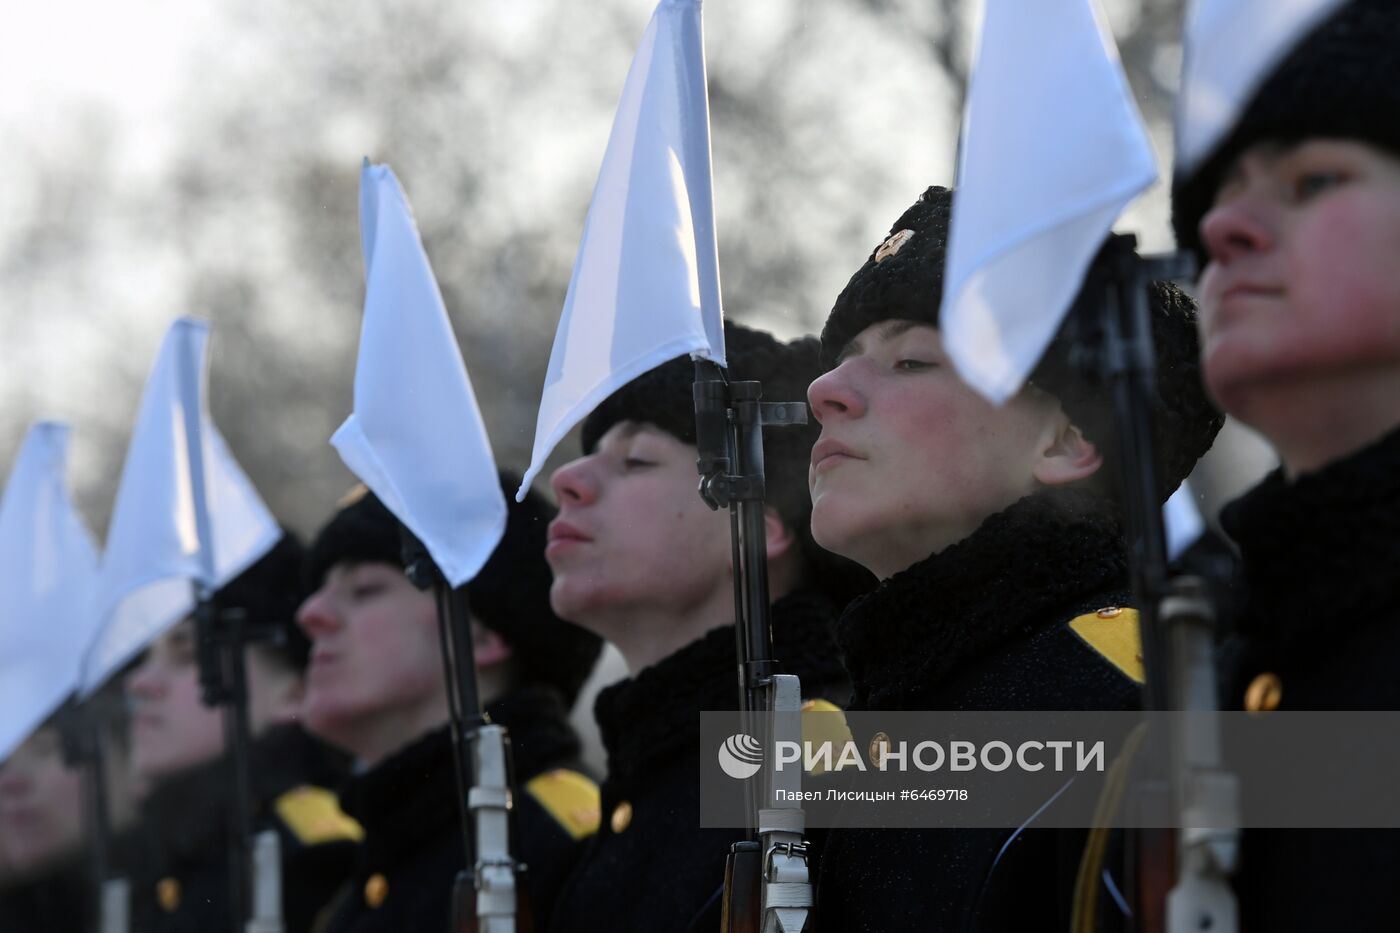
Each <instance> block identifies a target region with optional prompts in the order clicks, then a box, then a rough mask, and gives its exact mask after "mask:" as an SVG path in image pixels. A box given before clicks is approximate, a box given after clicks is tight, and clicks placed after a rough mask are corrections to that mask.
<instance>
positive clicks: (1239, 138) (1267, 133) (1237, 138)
mask: <svg viewBox="0 0 1400 933" xmlns="http://www.w3.org/2000/svg"><path fill="white" fill-rule="evenodd" d="M1241 41H1245V40H1244V39H1243V38H1242V39H1241ZM1310 137H1317V138H1324V139H1346V140H1353V141H1358V142H1364V143H1370V144H1371V145H1373V146H1378V147H1380V148H1381V149H1384V150H1386V151H1388V152H1390V153H1391V154H1392V155H1395V156H1397V157H1400V3H1397V2H1396V0H1350V2H1348V3H1346V4H1344V5H1343V6H1342V7H1341V9H1339V10H1338V11H1337V12H1335V13H1333V14H1332V15H1331V16H1329V17H1328V18H1326V19H1324V20H1323V21H1322V22H1321V23H1320V24H1318V25H1317V26H1316V27H1314V28H1313V30H1312V31H1311V32H1310V33H1308V35H1307V36H1305V37H1304V38H1303V39H1302V41H1300V42H1299V43H1298V44H1297V45H1296V46H1294V48H1293V50H1292V51H1291V52H1290V53H1289V54H1288V55H1287V56H1286V57H1285V58H1284V59H1283V61H1281V62H1280V63H1279V64H1278V65H1277V66H1276V67H1275V68H1274V70H1273V71H1272V72H1271V73H1270V74H1269V75H1268V76H1267V77H1266V78H1265V79H1264V81H1263V82H1262V83H1261V84H1260V85H1259V89H1258V90H1257V91H1255V92H1254V96H1253V97H1252V98H1251V99H1250V101H1249V103H1248V104H1247V105H1246V106H1245V108H1244V110H1243V112H1242V113H1241V114H1240V116H1239V118H1238V119H1237V120H1236V121H1235V125H1234V128H1233V129H1232V130H1231V131H1230V133H1229V134H1228V135H1226V136H1225V138H1224V140H1223V141H1222V142H1221V143H1219V145H1217V146H1216V148H1215V149H1214V150H1212V151H1211V153H1210V154H1209V155H1208V156H1207V157H1206V158H1205V159H1203V160H1202V161H1201V165H1200V167H1199V168H1197V169H1196V171H1195V172H1193V173H1192V174H1191V175H1189V176H1180V175H1179V176H1177V177H1176V178H1175V179H1173V182H1172V226H1173V227H1174V228H1175V230H1176V242H1177V244H1178V245H1179V246H1180V247H1181V248H1182V249H1185V250H1190V251H1192V252H1194V253H1195V254H1196V258H1197V259H1198V261H1199V262H1200V265H1201V268H1204V267H1205V263H1206V261H1207V259H1208V258H1209V257H1207V256H1206V254H1205V247H1204V245H1203V244H1202V243H1201V239H1200V234H1199V231H1200V224H1201V218H1203V217H1204V216H1205V215H1206V212H1207V211H1209V210H1210V208H1211V205H1212V204H1214V203H1215V195H1216V192H1217V191H1218V190H1219V189H1220V185H1221V184H1222V183H1223V182H1224V179H1225V173H1226V172H1228V171H1229V170H1230V167H1231V165H1232V164H1233V163H1234V161H1235V160H1236V159H1237V158H1239V156H1240V154H1241V153H1243V152H1244V151H1245V150H1246V149H1248V148H1249V147H1250V146H1253V145H1255V144H1256V143H1260V142H1265V141H1267V142H1276V143H1281V144H1284V145H1288V144H1290V143H1297V142H1300V141H1302V140H1304V139H1308V138H1310Z"/></svg>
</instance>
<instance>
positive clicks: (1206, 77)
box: [1174, 0, 1345, 177]
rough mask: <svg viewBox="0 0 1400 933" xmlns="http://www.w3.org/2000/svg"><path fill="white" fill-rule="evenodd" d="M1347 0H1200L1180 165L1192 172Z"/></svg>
mask: <svg viewBox="0 0 1400 933" xmlns="http://www.w3.org/2000/svg"><path fill="white" fill-rule="evenodd" d="M1343 2H1345V0H1193V2H1192V3H1191V6H1190V8H1189V10H1188V11H1187V14H1186V35H1185V37H1184V39H1183V42H1182V69H1181V89H1180V91H1179V92H1178V93H1177V98H1176V165H1175V169H1174V173H1175V174H1176V175H1177V176H1178V177H1180V176H1185V175H1190V174H1191V173H1192V172H1194V171H1195V170H1196V169H1197V168H1199V167H1200V163H1201V162H1202V160H1204V159H1205V158H1206V157H1207V156H1209V155H1210V153H1211V152H1213V151H1214V150H1215V147H1216V146H1218V145H1219V144H1220V143H1221V142H1222V141H1223V138H1224V136H1225V134H1226V133H1227V132H1228V131H1229V129H1230V127H1232V126H1234V124H1235V121H1236V119H1237V118H1238V117H1239V114H1240V111H1242V110H1243V109H1244V107H1245V106H1246V105H1247V104H1248V103H1249V101H1250V99H1251V98H1252V97H1253V96H1254V92H1255V91H1256V90H1258V88H1259V85H1260V84H1262V83H1263V82H1264V80H1265V79H1266V78H1268V76H1269V74H1270V73H1271V72H1272V71H1273V69H1274V67H1275V66H1276V65H1277V64H1278V63H1279V62H1280V61H1282V60H1283V59H1284V57H1285V56H1287V55H1288V53H1289V52H1290V51H1292V49H1293V46H1294V45H1295V44H1296V43H1297V42H1298V40H1299V39H1301V38H1302V37H1303V35H1304V34H1306V33H1307V32H1308V31H1309V30H1311V29H1312V28H1313V27H1314V26H1315V25H1317V24H1318V23H1320V22H1321V21H1322V19H1323V18H1324V17H1326V16H1327V15H1328V14H1330V13H1332V12H1333V11H1334V10H1336V9H1337V8H1338V7H1340V6H1341V5H1342V4H1343Z"/></svg>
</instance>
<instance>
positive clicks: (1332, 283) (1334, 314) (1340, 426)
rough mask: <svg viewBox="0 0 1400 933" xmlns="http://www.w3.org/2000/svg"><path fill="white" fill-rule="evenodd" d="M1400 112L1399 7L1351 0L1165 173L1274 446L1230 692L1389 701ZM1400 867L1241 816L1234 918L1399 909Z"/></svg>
mask: <svg viewBox="0 0 1400 933" xmlns="http://www.w3.org/2000/svg"><path fill="white" fill-rule="evenodd" d="M1239 41H1241V42H1247V41H1249V38H1248V37H1244V36H1242V37H1240V39H1239ZM1398 115H1400V5H1397V4H1395V3H1394V2H1392V0H1355V2H1351V3H1348V4H1346V5H1345V6H1343V7H1342V8H1341V9H1340V11H1338V12H1337V13H1335V14H1334V15H1333V16H1332V17H1331V18H1330V19H1329V20H1327V21H1325V22H1323V23H1322V24H1321V25H1319V26H1318V27H1317V28H1315V29H1314V30H1313V31H1312V32H1311V34H1309V35H1308V36H1306V37H1304V38H1303V39H1302V40H1301V41H1300V42H1299V43H1298V44H1297V45H1296V47H1295V48H1294V49H1293V50H1292V52H1291V53H1290V54H1289V55H1288V56H1287V57H1286V58H1285V59H1284V60H1283V61H1282V62H1281V63H1279V64H1278V65H1277V66H1276V67H1275V69H1274V71H1273V72H1272V73H1271V74H1270V75H1268V76H1267V77H1266V79H1265V80H1264V81H1263V83H1262V84H1261V85H1260V87H1259V89H1258V90H1257V91H1256V92H1255V94H1254V97H1253V99H1252V100H1251V101H1250V102H1249V103H1248V105H1247V106H1246V107H1245V108H1244V110H1243V112H1242V114H1241V115H1240V116H1239V118H1238V119H1237V121H1236V123H1235V125H1234V126H1233V127H1232V128H1231V130H1230V132H1229V133H1228V134H1226V136H1225V137H1224V140H1223V142H1221V143H1220V144H1219V146H1218V147H1217V148H1216V149H1215V151H1214V152H1213V153H1211V154H1210V155H1209V157H1208V158H1207V159H1206V160H1204V161H1203V163H1202V165H1201V167H1200V168H1199V169H1198V170H1197V171H1196V172H1195V173H1194V174H1193V175H1191V176H1189V177H1178V178H1177V179H1176V183H1175V186H1174V190H1173V199H1174V217H1173V221H1174V223H1175V226H1176V233H1177V238H1178V240H1179V242H1180V243H1181V244H1182V245H1183V246H1185V247H1187V248H1189V249H1193V250H1195V251H1196V252H1197V254H1198V256H1199V257H1200V259H1201V263H1202V267H1203V270H1204V271H1203V274H1202V276H1201V280H1200V296H1201V321H1200V323H1201V344H1202V346H1201V350H1202V355H1203V356H1202V359H1203V368H1204V373H1205V377H1206V383H1207V385H1208V386H1209V389H1210V392H1211V394H1212V396H1213V397H1214V398H1215V400H1216V401H1217V402H1219V404H1220V405H1221V407H1222V408H1224V409H1225V410H1226V411H1227V412H1229V413H1230V414H1232V415H1234V416H1235V417H1237V418H1239V419H1240V420H1241V421H1244V422H1245V423H1247V424H1249V425H1251V426H1252V427H1254V428H1255V429H1256V430H1258V431H1260V432H1261V433H1262V434H1263V435H1264V436H1265V437H1266V438H1267V439H1268V440H1269V441H1270V442H1271V443H1272V444H1273V445H1274V447H1275V448H1276V450H1277V451H1278V454H1279V456H1280V458H1281V460H1282V466H1281V467H1280V468H1279V469H1278V470H1276V471H1274V472H1273V473H1271V474H1270V475H1269V476H1267V477H1266V478H1265V479H1264V480H1263V481H1262V482H1261V483H1259V485H1257V486H1256V487H1255V488H1254V489H1252V490H1251V491H1249V492H1248V493H1246V494H1245V495H1244V496H1243V497H1242V498H1240V499H1238V500H1237V501H1235V502H1233V503H1231V504H1230V505H1229V506H1227V507H1226V509H1225V511H1224V513H1223V514H1222V516H1221V523H1222V525H1223V526H1224V528H1225V530H1226V531H1227V532H1228V533H1229V535H1230V536H1231V537H1232V538H1233V539H1234V541H1235V542H1236V543H1237V544H1238V545H1239V548H1240V552H1241V556H1242V560H1243V573H1244V581H1245V583H1246V584H1247V596H1246V598H1245V602H1246V605H1245V609H1244V611H1243V614H1242V617H1241V618H1240V619H1239V620H1238V621H1237V626H1236V627H1237V630H1238V633H1239V635H1238V638H1237V640H1236V642H1234V643H1233V644H1231V645H1229V646H1228V648H1229V650H1228V652H1227V654H1226V658H1225V662H1226V664H1225V666H1226V683H1227V687H1226V691H1225V693H1224V696H1223V698H1222V702H1223V703H1224V705H1225V706H1226V708H1232V709H1239V708H1245V709H1250V710H1272V709H1285V710H1287V709H1293V710H1358V709H1374V710H1395V709H1400V679H1397V677H1396V670H1397V667H1400V609H1397V606H1400V569H1397V568H1400V116H1398ZM1243 794H1244V796H1245V800H1246V802H1247V801H1248V796H1249V787H1248V786H1246V787H1245V788H1244V789H1243ZM1397 877H1400V833H1397V832H1395V831H1391V830H1384V831H1382V830H1368V831H1350V832H1341V831H1318V830H1296V831H1295V830H1290V831H1286V832H1284V831H1252V832H1251V831H1247V832H1245V834H1244V837H1243V843H1242V848H1241V855H1240V868H1239V874H1238V876H1237V884H1236V887H1237V890H1238V894H1239V897H1240V910H1241V915H1240V920H1241V929H1266V930H1320V929H1332V930H1376V929H1382V928H1385V927H1389V926H1393V925H1394V923H1395V918H1396V917H1397V916H1400V888H1397V886H1396V884H1395V879H1396V878H1397Z"/></svg>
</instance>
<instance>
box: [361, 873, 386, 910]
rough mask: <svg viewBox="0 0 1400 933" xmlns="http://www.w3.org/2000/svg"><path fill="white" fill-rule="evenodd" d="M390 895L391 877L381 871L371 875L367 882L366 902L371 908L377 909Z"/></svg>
mask: <svg viewBox="0 0 1400 933" xmlns="http://www.w3.org/2000/svg"><path fill="white" fill-rule="evenodd" d="M388 896H389V879H388V878H385V877H384V876H383V875H381V874H380V873H379V872H375V873H374V874H372V875H370V876H369V880H367V881H366V882H365V903H366V904H368V905H369V906H370V907H371V909H377V908H378V907H379V905H380V904H382V903H384V898H386V897H388Z"/></svg>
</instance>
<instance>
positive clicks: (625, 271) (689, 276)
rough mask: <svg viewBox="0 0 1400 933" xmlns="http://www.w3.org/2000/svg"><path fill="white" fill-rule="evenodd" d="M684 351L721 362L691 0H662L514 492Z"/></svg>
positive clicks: (622, 114) (581, 252) (705, 112)
mask: <svg viewBox="0 0 1400 933" xmlns="http://www.w3.org/2000/svg"><path fill="white" fill-rule="evenodd" d="M686 353H689V354H691V355H692V356H694V357H697V358H704V359H711V360H714V361H715V362H717V363H719V364H721V365H723V364H724V330H723V325H722V320H721V312H720V289H719V253H718V249H717V247H716V242H715V215H714V195H713V192H712V188H711V177H710V105H709V97H708V95H707V92H706V88H705V52H704V39H703V30H702V26H701V18H700V0H661V3H660V4H659V5H658V6H657V8H656V12H655V13H654V14H653V15H652V18H651V23H650V24H648V26H647V29H646V32H645V33H644V34H643V36H642V42H641V46H640V47H639V48H638V49H637V54H636V57H635V58H634V59H633V60H632V68H631V70H630V71H628V73H627V82H626V84H624V85H623V88H622V100H621V101H620V102H619V103H618V107H617V116H616V118H615V119H614V121H613V128H612V136H611V137H609V139H608V148H607V152H606V153H605V154H604V156H603V167H602V169H601V170H600V171H599V173H598V184H597V187H595V188H594V190H593V203H592V204H591V205H590V206H589V208H588V219H587V220H586V221H585V223H584V228H583V240H582V242H581V243H580V244H579V249H578V258H577V259H576V260H575V262H574V273H573V278H571V279H570V281H569V291H568V294H567V295H566V297H565V298H564V311H563V314H562V315H561V316H560V318H559V330H558V332H557V333H556V334H555V335H554V350H553V352H552V353H551V354H550V357H549V370H548V372H547V373H546V375H545V381H544V395H543V398H541V400H540V414H539V421H538V423H537V424H536V426H535V447H534V452H533V453H532V455H531V460H530V468H529V469H528V470H527V471H526V472H525V477H524V481H523V482H522V483H521V484H520V492H519V493H518V494H517V498H523V497H524V495H525V491H526V490H527V489H529V487H530V483H531V482H532V481H533V480H534V478H535V476H536V475H538V474H539V472H540V470H541V469H542V468H543V467H544V462H545V460H546V459H547V458H548V457H549V455H550V453H551V452H552V451H553V450H554V446H555V445H556V444H558V443H559V441H560V440H561V439H562V438H563V437H564V435H565V434H567V433H568V432H569V430H570V429H571V428H572V427H573V426H574V425H575V424H577V423H578V422H579V421H580V420H581V419H583V418H584V417H585V416H586V415H587V414H588V413H589V412H590V411H592V410H593V409H594V408H595V407H597V405H598V404H599V403H601V402H602V401H603V400H604V399H606V398H607V397H608V396H609V395H611V394H612V393H613V392H614V391H616V390H617V389H619V388H621V387H622V386H623V385H626V384H627V383H628V382H630V381H631V380H633V379H635V378H636V377H637V376H640V375H641V374H642V373H644V372H646V371H647V370H649V369H652V368H654V367H656V366H659V365H660V364H661V363H664V362H666V361H667V360H669V359H672V358H673V357H677V356H682V355H684V354H686Z"/></svg>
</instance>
